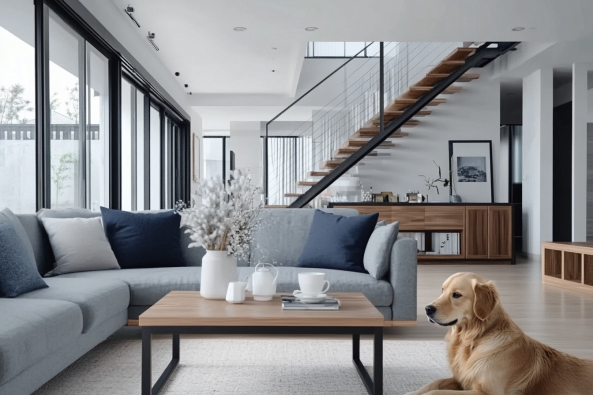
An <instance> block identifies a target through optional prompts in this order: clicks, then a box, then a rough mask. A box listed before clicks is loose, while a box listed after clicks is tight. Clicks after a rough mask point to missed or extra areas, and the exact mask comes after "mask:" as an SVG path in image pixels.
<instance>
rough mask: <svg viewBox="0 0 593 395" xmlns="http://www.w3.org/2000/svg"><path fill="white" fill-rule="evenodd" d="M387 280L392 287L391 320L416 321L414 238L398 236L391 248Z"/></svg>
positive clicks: (416, 266)
mask: <svg viewBox="0 0 593 395" xmlns="http://www.w3.org/2000/svg"><path fill="white" fill-rule="evenodd" d="M390 259H391V262H390V268H389V282H390V283H391V286H392V287H393V303H392V305H391V308H392V318H391V319H392V320H394V321H416V319H417V315H418V313H417V306H416V304H417V286H418V245H417V243H416V240H414V239H411V238H408V237H401V236H398V237H397V240H396V241H395V243H393V248H392V249H391V258H390Z"/></svg>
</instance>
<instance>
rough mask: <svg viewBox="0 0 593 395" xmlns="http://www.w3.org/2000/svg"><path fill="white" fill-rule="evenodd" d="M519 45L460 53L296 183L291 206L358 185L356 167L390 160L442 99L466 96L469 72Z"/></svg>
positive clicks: (489, 45)
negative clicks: (330, 190) (399, 142)
mask: <svg viewBox="0 0 593 395" xmlns="http://www.w3.org/2000/svg"><path fill="white" fill-rule="evenodd" d="M517 44H518V43H486V44H484V45H482V46H480V47H472V48H467V47H461V48H456V49H455V50H454V51H453V52H451V53H450V54H449V55H447V56H446V57H445V58H444V59H443V60H442V61H441V62H440V63H438V64H437V65H436V66H434V67H433V68H432V69H431V70H430V71H428V72H427V73H426V75H424V76H423V77H422V78H420V79H419V80H418V81H417V82H416V83H414V84H413V85H411V86H409V87H408V88H407V90H405V91H404V92H403V93H401V94H400V95H399V96H398V97H396V98H395V99H394V100H392V101H391V102H390V103H389V104H388V105H387V106H385V107H384V111H383V114H381V113H377V114H375V115H373V116H370V117H369V119H368V120H367V121H366V122H365V123H364V124H363V126H362V127H360V128H359V129H358V130H357V131H356V132H354V133H352V134H351V135H350V137H348V138H346V139H345V141H344V142H343V143H342V144H341V146H340V147H339V148H337V149H335V150H333V154H331V157H328V158H326V160H325V161H322V162H321V166H320V167H321V168H319V169H317V170H313V171H310V172H308V173H307V177H306V178H305V179H302V180H300V181H298V182H296V183H295V185H294V188H295V191H294V192H288V193H285V194H284V197H286V198H294V199H295V200H294V201H293V202H292V203H291V204H290V207H293V208H296V207H305V206H306V205H308V204H309V202H310V201H311V200H313V199H314V198H315V197H316V196H318V195H319V194H321V193H322V192H323V191H324V190H326V189H327V188H328V187H329V186H332V188H334V187H335V186H336V184H337V181H339V182H338V183H341V184H343V186H342V187H343V188H345V189H348V188H351V187H356V186H359V181H358V179H357V178H356V177H353V176H352V177H351V179H349V177H348V172H352V169H354V173H356V171H357V167H358V166H360V165H364V163H363V162H361V160H362V159H363V158H366V159H367V160H369V161H371V160H373V158H375V157H379V158H380V157H381V156H385V155H389V153H388V152H389V150H393V149H394V148H396V147H397V144H396V143H394V140H395V139H400V138H405V137H407V136H409V133H410V131H409V130H410V129H411V128H413V127H415V126H418V125H420V124H421V121H420V120H418V119H416V118H421V117H427V116H430V115H431V114H432V113H433V110H432V109H429V108H432V107H435V106H439V105H441V104H443V105H445V104H446V102H447V99H446V98H443V97H441V95H452V94H456V93H461V92H463V87H462V86H460V85H459V84H460V83H468V82H471V81H474V80H476V79H478V78H479V77H480V74H478V73H471V72H469V70H470V69H472V68H474V67H483V66H484V65H486V64H488V63H489V62H491V61H492V60H493V59H495V58H496V57H498V56H501V55H503V54H504V53H506V52H508V51H509V50H512V49H513V48H514V47H515V46H516V45H517ZM454 83H455V84H456V85H453V84H454ZM381 118H383V119H381ZM385 151H387V152H385ZM383 152H384V153H383ZM328 156H330V155H329V154H328ZM344 175H346V176H344ZM338 187H339V186H338Z"/></svg>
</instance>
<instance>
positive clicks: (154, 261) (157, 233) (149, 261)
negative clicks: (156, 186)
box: [101, 207, 186, 269]
mask: <svg viewBox="0 0 593 395" xmlns="http://www.w3.org/2000/svg"><path fill="white" fill-rule="evenodd" d="M101 213H102V214H103V226H104V227H105V233H106V234H107V238H108V239H109V243H110V244H111V249H112V250H113V252H114V253H115V257H116V258H117V262H118V263H119V265H120V266H121V268H122V269H138V268H155V267H176V266H186V264H185V261H184V260H183V255H182V253H181V244H180V234H179V225H180V222H181V216H179V215H178V214H176V213H175V212H173V211H172V210H169V211H164V212H157V213H151V212H143V213H142V212H140V213H132V212H127V211H120V210H111V209H108V208H105V207H101Z"/></svg>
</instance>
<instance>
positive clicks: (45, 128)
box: [34, 0, 191, 210]
mask: <svg viewBox="0 0 593 395" xmlns="http://www.w3.org/2000/svg"><path fill="white" fill-rule="evenodd" d="M34 5H35V18H34V21H35V48H34V51H35V118H36V122H35V133H36V136H35V139H36V143H35V144H36V147H35V150H36V208H37V210H39V209H42V208H49V207H50V205H51V196H50V193H51V171H50V169H51V163H50V133H51V132H50V131H51V126H50V101H51V99H50V92H49V23H48V22H49V10H51V11H52V12H54V13H55V14H56V15H57V16H58V17H59V18H60V19H61V20H62V21H64V22H65V23H66V24H67V25H68V26H69V27H70V28H72V29H73V30H74V31H75V32H76V33H77V34H79V35H80V36H81V37H82V39H83V40H85V41H86V42H88V43H90V44H91V45H92V46H93V47H94V48H95V49H97V50H98V51H99V52H100V53H101V54H103V55H104V56H105V57H106V58H107V59H108V61H109V71H108V78H109V159H108V161H109V167H108V168H109V170H108V171H109V207H110V208H114V209H121V206H122V200H121V199H122V196H121V181H122V180H121V163H122V162H121V126H122V123H121V122H122V120H121V115H122V96H121V95H122V91H121V89H122V83H121V81H122V78H126V80H127V81H128V82H130V83H131V84H132V85H134V86H135V87H136V89H138V90H140V91H141V92H142V93H144V97H145V107H144V110H145V111H144V112H145V114H144V116H145V122H144V123H145V148H146V149H145V151H144V154H145V161H144V164H145V170H147V169H146V166H147V163H148V162H147V159H148V160H149V159H150V150H149V147H150V140H149V138H150V130H149V129H148V133H146V128H150V122H147V119H148V120H149V117H150V111H149V109H150V106H151V105H153V106H155V107H156V108H157V109H158V111H159V112H160V114H161V139H162V141H161V160H162V161H163V162H162V165H161V172H162V171H164V170H165V169H170V171H171V176H172V177H174V178H170V180H171V185H172V187H171V188H170V190H167V189H166V188H165V186H164V185H163V184H164V177H163V174H162V173H161V175H160V179H161V183H162V185H161V208H171V207H165V201H166V199H165V194H170V195H169V196H170V202H171V203H173V204H174V202H175V201H176V200H184V201H189V199H190V194H191V192H190V191H191V180H190V179H189V174H190V166H191V164H190V161H189V158H190V156H191V153H190V149H191V129H190V127H191V124H190V121H189V119H188V118H189V117H188V116H187V115H186V114H185V112H183V110H178V108H177V106H176V105H174V104H172V103H171V101H170V100H168V98H167V93H166V92H161V91H159V89H158V88H157V87H158V83H152V82H154V81H155V80H154V79H153V78H152V76H150V74H148V73H147V72H141V71H142V70H143V68H142V66H141V65H140V64H139V63H138V62H137V61H135V60H134V59H133V58H132V57H131V55H130V59H127V58H126V57H125V56H124V55H122V53H121V52H125V51H118V50H116V49H115V48H114V47H113V46H112V45H111V44H116V47H117V46H119V47H121V44H119V42H117V40H115V38H113V37H112V36H110V34H109V33H108V32H107V30H106V29H105V28H104V27H103V26H102V25H101V24H100V23H99V22H98V21H97V20H96V19H95V18H94V17H92V15H91V14H90V13H89V12H88V10H86V8H84V6H83V5H82V4H81V3H80V2H78V1H77V0H34ZM98 31H100V32H103V34H104V35H105V36H108V37H104V36H101V35H100V34H99V33H98ZM134 65H136V67H135V66H134ZM138 69H140V70H141V71H138ZM155 85H156V86H157V87H155ZM147 110H148V111H147ZM166 118H169V119H171V122H172V124H173V123H174V125H175V127H173V126H171V127H172V129H171V131H172V133H171V137H172V138H171V141H170V142H169V144H168V145H167V146H168V147H169V148H170V152H169V155H168V158H169V162H170V163H169V166H166V165H167V164H165V163H164V157H165V156H164V152H163V149H164V147H165V144H163V143H164V139H165V136H166V132H165V128H164V127H163V126H166V125H164V122H165V119H166ZM144 177H145V185H144V188H145V192H146V190H148V191H149V188H150V172H149V171H145V173H144ZM174 181H175V182H174ZM173 185H175V186H174V187H173ZM149 199H150V194H149V193H148V194H147V193H145V208H148V207H150V205H149V204H150V201H149Z"/></svg>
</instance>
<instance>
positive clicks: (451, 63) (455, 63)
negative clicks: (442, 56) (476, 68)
mask: <svg viewBox="0 0 593 395" xmlns="http://www.w3.org/2000/svg"><path fill="white" fill-rule="evenodd" d="M464 64H465V60H443V61H442V62H441V63H439V64H437V65H436V66H434V68H433V69H432V70H430V71H429V72H428V73H429V74H451V73H452V72H453V71H455V70H457V69H458V68H459V67H461V66H463V65H464Z"/></svg>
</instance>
